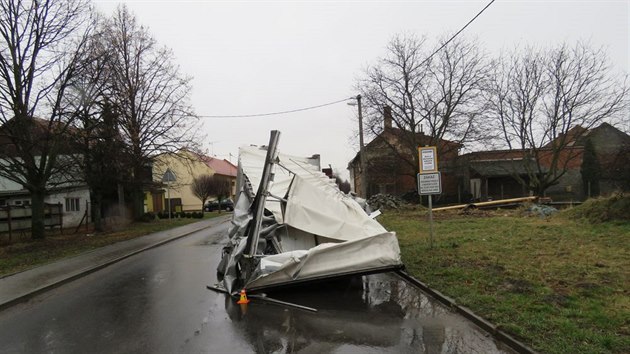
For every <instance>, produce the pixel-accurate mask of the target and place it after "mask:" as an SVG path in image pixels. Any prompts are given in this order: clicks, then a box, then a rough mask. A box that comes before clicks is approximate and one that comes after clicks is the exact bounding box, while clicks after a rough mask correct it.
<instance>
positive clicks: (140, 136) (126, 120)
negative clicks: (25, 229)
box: [105, 6, 197, 217]
mask: <svg viewBox="0 0 630 354" xmlns="http://www.w3.org/2000/svg"><path fill="white" fill-rule="evenodd" d="M105 32H106V36H107V39H108V43H109V47H108V50H109V53H110V55H111V58H110V61H109V62H110V67H109V71H110V75H111V100H112V103H113V105H114V109H115V110H116V112H117V113H118V115H119V129H120V134H121V136H122V138H123V141H124V143H125V147H126V149H127V156H129V157H130V166H129V170H130V171H131V181H130V184H129V188H130V190H131V192H132V193H133V196H132V202H133V212H134V216H135V217H138V216H140V215H141V214H142V212H143V210H142V205H143V194H142V191H143V187H144V184H145V183H147V182H149V181H150V174H149V173H147V166H149V165H150V163H151V159H152V157H153V156H155V155H157V154H159V153H162V152H168V151H176V150H178V149H179V148H181V147H184V146H194V145H195V143H196V141H195V136H194V134H195V132H196V131H197V130H196V129H195V123H196V120H197V119H196V117H195V115H194V113H193V109H192V107H191V106H190V104H189V102H188V99H189V94H190V90H191V86H190V80H191V78H189V77H184V76H182V75H181V74H180V72H179V68H178V67H177V66H176V65H175V64H174V56H173V53H172V51H171V50H169V49H167V48H163V47H159V46H158V44H157V42H156V40H155V39H154V38H153V37H152V36H151V35H150V33H149V32H148V30H147V28H146V27H143V26H140V25H139V24H138V22H137V21H136V18H135V16H134V15H133V14H131V13H130V12H129V10H128V9H127V8H126V7H125V6H120V7H118V9H117V11H116V12H115V13H114V15H113V17H112V19H111V21H109V23H108V26H107V28H106V29H105Z"/></svg>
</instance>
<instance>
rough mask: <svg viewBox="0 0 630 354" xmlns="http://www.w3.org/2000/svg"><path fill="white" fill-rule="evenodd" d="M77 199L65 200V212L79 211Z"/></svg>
mask: <svg viewBox="0 0 630 354" xmlns="http://www.w3.org/2000/svg"><path fill="white" fill-rule="evenodd" d="M79 210H80V208H79V198H66V211H79Z"/></svg>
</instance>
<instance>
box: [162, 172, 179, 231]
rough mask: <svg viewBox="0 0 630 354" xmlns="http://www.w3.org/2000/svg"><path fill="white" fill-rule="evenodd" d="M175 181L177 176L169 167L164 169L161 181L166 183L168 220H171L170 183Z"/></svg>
mask: <svg viewBox="0 0 630 354" xmlns="http://www.w3.org/2000/svg"><path fill="white" fill-rule="evenodd" d="M175 181H177V176H175V173H173V171H171V169H170V168H167V169H166V172H164V176H162V182H164V183H166V194H167V197H168V221H169V222H170V221H171V214H172V213H173V212H172V210H171V204H172V203H171V183H172V182H175Z"/></svg>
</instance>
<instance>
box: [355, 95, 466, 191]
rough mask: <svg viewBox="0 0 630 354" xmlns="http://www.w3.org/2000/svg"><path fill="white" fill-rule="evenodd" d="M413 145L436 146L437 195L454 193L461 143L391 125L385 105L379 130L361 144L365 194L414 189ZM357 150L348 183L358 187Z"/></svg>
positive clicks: (357, 189)
mask: <svg viewBox="0 0 630 354" xmlns="http://www.w3.org/2000/svg"><path fill="white" fill-rule="evenodd" d="M410 142H414V143H415V144H417V146H436V147H437V154H438V166H439V170H440V172H441V173H442V190H443V193H442V195H441V198H443V199H452V198H456V196H457V194H458V179H457V176H456V175H455V172H456V168H455V166H456V165H455V160H456V158H457V155H458V152H459V149H460V148H461V144H458V143H455V142H452V141H448V140H443V139H435V138H433V137H431V136H428V135H425V134H424V133H423V132H420V133H413V132H409V131H405V130H402V129H398V128H394V127H392V114H391V109H390V108H389V107H385V108H384V110H383V131H382V132H381V133H380V134H378V135H377V136H376V137H375V138H374V139H373V140H372V141H370V142H369V143H367V144H366V145H365V147H364V152H365V154H366V165H367V166H366V167H367V172H368V173H367V176H368V182H367V183H368V185H367V194H368V195H367V196H368V198H369V197H370V196H372V195H374V194H378V193H383V194H392V195H399V196H400V195H404V194H407V193H416V190H417V181H416V174H417V173H418V157H417V155H418V151H417V149H409V146H411V145H413V143H410ZM360 160H361V159H360V152H359V153H357V154H356V155H355V157H354V158H353V159H352V160H351V161H350V162H349V163H348V170H349V171H350V183H351V184H352V186H353V190H355V191H359V190H361V181H362V171H361V163H360Z"/></svg>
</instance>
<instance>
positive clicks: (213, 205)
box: [204, 199, 234, 211]
mask: <svg viewBox="0 0 630 354" xmlns="http://www.w3.org/2000/svg"><path fill="white" fill-rule="evenodd" d="M204 210H205V211H215V210H219V201H218V200H213V201H211V202H207V203H206V205H205V206H204ZM221 210H226V211H232V210H234V202H232V200H230V199H224V200H222V201H221Z"/></svg>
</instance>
